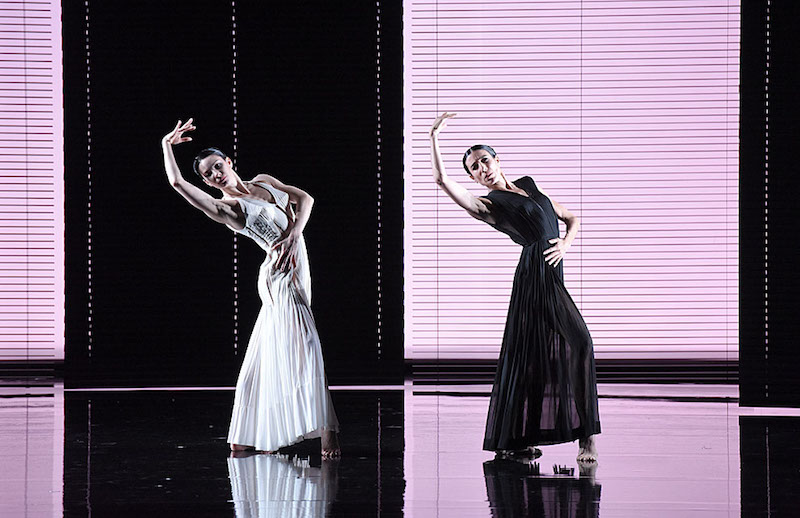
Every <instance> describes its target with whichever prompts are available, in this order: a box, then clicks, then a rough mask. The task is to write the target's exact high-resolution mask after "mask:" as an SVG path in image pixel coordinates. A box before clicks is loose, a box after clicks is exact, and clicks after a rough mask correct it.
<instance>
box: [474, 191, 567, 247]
mask: <svg viewBox="0 0 800 518" xmlns="http://www.w3.org/2000/svg"><path fill="white" fill-rule="evenodd" d="M514 185H516V186H517V187H519V188H521V189H523V190H524V191H525V192H526V193H528V196H527V197H525V196H523V195H521V194H517V193H515V192H511V191H492V192H490V193H489V194H488V195H487V198H488V199H489V200H490V201H491V202H492V207H491V214H492V216H493V217H494V220H495V223H493V224H492V226H493V227H494V228H496V229H497V230H499V231H501V232H503V233H504V234H507V235H508V236H509V237H510V238H511V239H513V240H514V242H515V243H518V244H520V245H523V246H527V245H532V244H534V243H537V242H545V243H546V242H547V240H549V239H553V238H556V237H558V219H557V218H556V213H555V210H554V209H553V204H552V203H550V199H549V198H548V197H547V196H545V195H544V194H542V192H541V191H539V189H538V188H537V187H536V183H535V182H534V181H533V178H531V177H530V176H524V177H522V178H519V179H518V180H516V181H514Z"/></svg>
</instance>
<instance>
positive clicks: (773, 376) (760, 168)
mask: <svg viewBox="0 0 800 518" xmlns="http://www.w3.org/2000/svg"><path fill="white" fill-rule="evenodd" d="M768 25H769V41H768V40H767V26H768ZM798 48H800V4H797V3H795V2H772V3H771V6H770V7H769V19H767V2H766V0H763V1H753V2H742V63H741V148H740V149H741V155H740V175H739V182H740V183H739V185H740V207H739V209H740V212H739V221H740V234H739V238H740V248H739V261H740V279H739V285H740V297H741V299H740V304H739V309H740V315H739V326H740V345H739V350H740V352H739V359H740V380H741V381H740V400H741V404H742V405H756V406H762V405H766V406H800V383H798V374H797V373H798V372H800V347H798V343H797V340H798V337H800V318H799V316H800V310H799V308H800V305H798V303H797V297H798V293H800V275H798V265H800V231H798V221H800V218H799V217H798V211H797V207H798V203H797V197H798V195H799V194H800V179H798V170H797V169H798V166H797V149H798V145H800V141H798V137H799V136H800V123H799V122H798V121H799V120H800V99H799V98H798V95H797V89H798V78H800V73H798V71H799V70H800V57H799V56H798V53H797V49H798ZM767 49H769V51H768V50H767ZM767 65H768V66H769V84H768V86H769V88H768V90H767V89H766V88H765V87H766V86H767V76H766V71H767ZM767 94H768V96H767ZM767 110H768V111H767ZM767 114H768V115H767ZM767 116H768V118H769V120H767ZM767 124H768V125H769V130H768V132H767ZM767 164H768V166H767ZM766 170H768V171H769V173H768V178H769V181H768V185H769V197H768V203H767V204H766V205H765V184H766V182H765V177H766V175H765V171H766ZM765 216H768V222H767V221H765ZM765 223H768V227H765ZM767 229H768V240H769V242H768V246H767V248H768V253H767V254H766V256H767V257H768V259H767V260H766V261H765V237H766V235H765V231H767Z"/></svg>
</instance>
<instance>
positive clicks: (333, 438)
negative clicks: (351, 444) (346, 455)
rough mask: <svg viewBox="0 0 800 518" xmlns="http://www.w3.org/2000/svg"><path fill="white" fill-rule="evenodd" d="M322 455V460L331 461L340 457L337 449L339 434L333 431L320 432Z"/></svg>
mask: <svg viewBox="0 0 800 518" xmlns="http://www.w3.org/2000/svg"><path fill="white" fill-rule="evenodd" d="M320 453H322V458H323V459H332V458H338V457H341V456H342V450H341V448H340V447H339V434H338V433H337V432H335V431H333V430H323V432H322V449H321V451H320Z"/></svg>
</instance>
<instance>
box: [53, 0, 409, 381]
mask: <svg viewBox="0 0 800 518" xmlns="http://www.w3.org/2000/svg"><path fill="white" fill-rule="evenodd" d="M390 4H392V5H384V6H382V12H381V19H380V20H378V18H377V10H376V5H375V4H374V3H354V4H352V5H348V6H347V7H346V8H341V7H338V6H335V5H332V4H331V5H328V4H323V3H318V4H315V6H314V8H313V9H311V8H309V7H308V6H307V5H306V4H304V3H291V2H286V3H269V4H267V3H259V2H237V3H236V5H235V20H236V27H235V47H236V60H235V63H236V69H235V78H236V85H235V87H236V110H235V111H234V104H233V103H234V97H233V93H232V92H233V88H234V67H233V53H234V49H233V43H234V40H233V36H232V29H233V28H234V27H233V20H232V18H233V15H234V11H233V8H232V4H231V2H223V1H216V2H203V3H202V8H200V7H198V5H199V4H198V3H197V2H192V1H187V0H181V1H171V2H156V1H152V0H146V1H140V2H89V4H88V20H89V21H88V33H87V21H86V20H87V7H86V6H85V5H84V3H83V2H80V3H75V2H72V3H70V2H67V3H65V4H64V5H63V30H64V35H63V36H64V79H65V101H64V102H65V128H66V130H65V132H66V146H65V147H66V149H65V160H66V200H67V201H66V228H67V234H66V257H67V278H66V286H67V288H66V289H67V301H68V302H67V317H66V320H67V322H66V324H67V331H66V334H67V337H66V338H67V350H66V361H65V369H66V380H67V384H68V386H87V385H99V386H111V385H142V384H147V385H193V384H199V385H216V384H222V385H231V384H233V383H234V381H235V379H236V373H237V372H238V369H239V365H240V364H241V360H242V357H243V353H244V350H245V348H246V345H247V340H248V338H249V335H250V330H251V327H252V324H253V322H254V320H255V317H256V315H257V312H258V309H259V307H260V301H259V298H258V294H257V291H256V278H257V273H258V266H259V265H260V263H261V262H262V261H263V257H264V256H263V251H262V250H261V249H260V248H258V246H256V245H255V244H254V243H251V242H249V240H247V239H246V238H235V237H234V234H233V233H232V232H231V231H230V230H229V229H227V228H225V227H223V226H222V225H218V224H216V223H214V222H212V221H211V220H209V219H208V218H206V217H205V216H204V215H203V214H201V213H200V212H199V211H197V210H195V209H193V208H191V207H190V206H189V205H188V204H187V203H186V202H185V201H184V200H183V199H182V198H181V197H180V196H179V195H177V194H176V193H175V192H174V191H173V190H172V189H171V188H170V186H169V184H168V183H167V181H166V176H165V174H164V170H163V159H162V156H161V149H160V145H159V141H160V139H161V137H162V136H163V135H164V134H166V133H167V132H168V131H170V130H171V129H172V127H173V126H174V125H175V122H176V120H177V119H179V118H180V119H184V120H185V119H187V118H188V117H194V118H195V122H196V125H197V127H198V129H197V131H196V132H195V134H194V135H193V137H194V141H193V142H191V143H188V144H182V145H180V146H178V147H176V157H177V160H178V163H179V165H181V167H182V170H183V172H184V176H185V177H186V178H187V179H190V180H191V181H198V180H199V179H197V178H196V177H195V175H194V174H193V173H192V172H191V161H192V158H193V156H194V155H195V154H196V152H197V151H199V150H200V149H202V148H204V147H208V146H216V147H220V148H221V149H223V150H225V151H226V152H228V153H229V154H230V155H231V156H232V158H235V162H236V163H235V168H236V170H237V172H239V174H240V175H241V176H242V177H243V178H244V179H249V178H251V177H253V176H255V175H256V174H259V173H262V172H268V173H270V174H272V175H274V176H275V177H277V178H279V179H280V180H282V181H284V182H285V183H288V184H291V185H296V186H298V187H300V188H302V189H304V190H306V191H308V192H309V193H311V194H312V196H314V198H315V200H316V203H315V206H314V212H313V214H312V218H311V221H310V223H309V225H308V227H307V229H306V232H305V234H306V242H307V245H308V249H309V255H310V261H311V271H312V286H313V287H312V293H313V300H312V306H313V311H314V315H315V318H316V322H317V326H318V329H319V332H320V336H321V338H322V343H323V350H324V354H325V361H326V366H327V373H328V378H329V381H330V382H331V383H334V384H335V383H368V382H376V381H384V382H385V381H390V382H397V381H398V380H400V379H402V374H403V340H402V192H403V191H402V133H401V132H402V97H401V94H402V68H401V67H402V54H401V49H402V42H401V32H400V31H401V5H400V3H399V2H398V3H396V5H395V3H390ZM387 20H388V21H387ZM379 21H382V22H383V23H382V24H381V29H380V31H378V22H379ZM87 34H88V38H87ZM378 35H379V36H380V38H381V46H382V52H381V58H380V60H381V61H380V70H381V83H380V94H381V98H380V109H381V119H382V125H381V129H380V135H379V134H378V127H377V121H378V119H377V116H378V111H377V110H378V92H377V86H378V81H377V77H376V76H377V73H376V71H377V66H378V64H379V63H378V62H377V51H376V43H377V38H378ZM87 55H88V59H87ZM87 89H88V103H87ZM234 116H235V117H236V121H235V123H234ZM234 128H236V132H237V136H238V139H237V141H236V144H237V146H236V149H234ZM379 136H380V138H381V150H382V156H381V163H382V169H381V177H382V180H383V185H382V187H383V193H384V195H383V197H382V200H381V204H380V207H379V204H378V183H377V182H378V180H377V178H378V151H377V149H378V147H377V145H378V138H379ZM198 183H199V182H198ZM215 195H216V193H215ZM378 210H380V211H381V218H382V222H383V224H382V228H381V232H382V253H381V260H382V271H381V288H382V305H381V311H382V315H383V318H381V319H380V322H379V320H378V288H377V286H378V282H377V279H378V267H377V264H378V257H377V250H378V246H377V244H378V243H377V239H378ZM234 247H236V248H237V250H238V253H237V254H235V253H234ZM234 258H236V259H238V260H237V262H236V263H235V262H234ZM89 264H91V272H90V271H89V266H88V265H89ZM236 271H238V281H237V282H238V294H239V296H238V308H239V315H238V323H235V322H236V321H235V320H234V302H235V301H234V286H235V284H234V280H235V277H236ZM90 275H91V280H89V279H90ZM90 290H91V304H89V302H90V300H89V291H90ZM379 326H380V328H381V329H380V331H381V333H380V334H381V336H380V347H379V346H378V343H379V336H378V330H379ZM237 336H238V344H237Z"/></svg>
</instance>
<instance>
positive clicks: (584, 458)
mask: <svg viewBox="0 0 800 518" xmlns="http://www.w3.org/2000/svg"><path fill="white" fill-rule="evenodd" d="M578 462H597V447H596V446H595V443H594V435H590V436H589V437H587V438H586V439H580V440H579V441H578Z"/></svg>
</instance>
